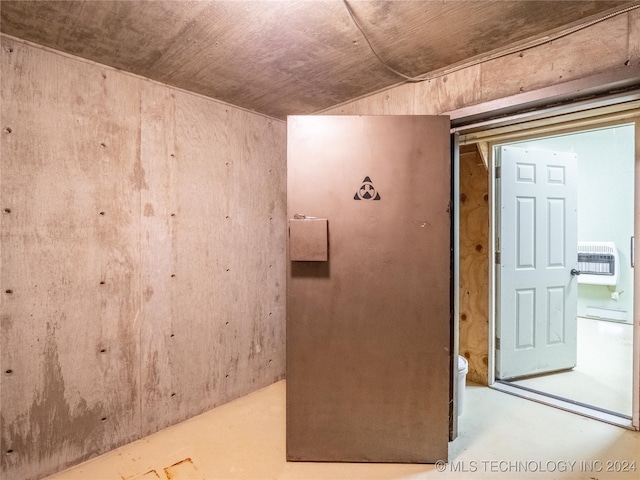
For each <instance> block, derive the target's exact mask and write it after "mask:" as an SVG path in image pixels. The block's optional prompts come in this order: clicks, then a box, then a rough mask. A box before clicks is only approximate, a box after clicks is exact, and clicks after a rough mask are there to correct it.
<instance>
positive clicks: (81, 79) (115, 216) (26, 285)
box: [0, 37, 286, 480]
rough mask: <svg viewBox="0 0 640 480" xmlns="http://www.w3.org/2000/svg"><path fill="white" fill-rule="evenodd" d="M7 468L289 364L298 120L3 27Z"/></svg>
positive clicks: (162, 422)
mask: <svg viewBox="0 0 640 480" xmlns="http://www.w3.org/2000/svg"><path fill="white" fill-rule="evenodd" d="M1 62H2V64H1V67H2V97H1V100H2V106H1V108H2V110H1V113H2V118H1V122H2V126H1V131H0V135H1V141H2V146H1V148H2V150H1V153H2V163H1V171H0V175H1V177H0V203H1V205H0V208H1V211H0V221H1V225H0V231H1V244H0V248H1V254H2V262H1V268H2V270H1V279H0V281H1V283H2V285H1V290H0V296H1V299H2V300H1V301H2V305H1V311H2V316H1V327H0V328H1V337H0V338H1V347H2V350H1V357H0V361H1V376H0V378H1V382H2V385H1V386H2V392H1V401H2V411H1V422H2V428H1V430H2V438H1V440H2V442H1V444H2V446H1V451H0V459H1V466H2V478H7V479H14V480H21V479H32V478H38V477H42V476H44V475H46V474H49V473H52V472H55V471H58V470H61V469H63V468H65V467H67V466H69V465H71V464H75V463H78V462H80V461H82V460H85V459H88V458H90V457H93V456H96V455H98V454H100V453H102V452H105V451H108V450H111V449H113V448H114V447H116V446H118V445H122V444H124V443H127V442H130V441H132V440H134V439H137V438H140V437H142V436H144V435H147V434H149V433H152V432H154V431H156V430H158V429H161V428H164V427H166V426H168V425H171V424H174V423H176V422H179V421H181V420H184V419H186V418H188V417H191V416H193V415H196V414H198V413H201V412H203V411H205V410H208V409H211V408H213V407H215V406H217V405H220V404H222V403H225V402H228V401H229V400H231V399H233V398H235V397H238V396H241V395H244V394H247V393H249V392H251V391H253V390H255V389H258V388H260V387H263V386H265V385H268V384H270V383H272V382H274V381H276V380H279V379H281V378H283V376H284V369H285V352H284V334H285V332H284V328H285V315H284V313H285V312H284V310H285V232H286V226H285V208H286V204H285V198H286V194H285V189H286V179H285V175H286V168H285V162H286V125H285V124H284V123H283V122H280V121H275V120H272V119H269V118H266V117H263V116H259V115H256V114H253V113H249V112H246V111H243V110H240V109H238V108H235V107H232V106H229V105H226V104H222V103H219V102H216V101H213V100H209V99H205V98H203V97H199V96H196V95H193V94H189V93H185V92H183V91H179V90H176V89H172V88H168V87H165V86H163V85H160V84H157V83H153V82H151V81H147V80H145V79H142V78H139V77H134V76H131V75H127V74H124V73H121V72H118V71H116V70H113V69H110V68H107V67H102V66H100V65H96V64H92V63H89V62H86V61H81V60H78V59H74V58H70V57H68V56H63V55H59V54H56V53H52V52H49V51H46V50H44V49H41V48H36V47H33V46H29V45H27V44H24V43H21V42H17V41H15V40H13V39H10V38H7V37H3V38H2V50H1Z"/></svg>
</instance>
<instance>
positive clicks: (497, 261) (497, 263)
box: [496, 252, 500, 265]
mask: <svg viewBox="0 0 640 480" xmlns="http://www.w3.org/2000/svg"><path fill="white" fill-rule="evenodd" d="M496 265H500V252H496Z"/></svg>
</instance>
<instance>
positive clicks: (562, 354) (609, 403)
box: [490, 121, 637, 427]
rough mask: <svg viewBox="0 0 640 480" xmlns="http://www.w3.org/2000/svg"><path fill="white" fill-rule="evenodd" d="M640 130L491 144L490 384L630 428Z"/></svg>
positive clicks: (624, 127)
mask: <svg viewBox="0 0 640 480" xmlns="http://www.w3.org/2000/svg"><path fill="white" fill-rule="evenodd" d="M636 131H637V129H636V125H635V122H629V121H627V122H626V123H615V124H607V125H601V126H597V127H590V128H589V129H580V130H573V131H563V132H553V133H546V134H545V135H544V136H536V137H529V138H525V139H523V138H520V139H518V140H517V141H516V140H511V141H509V140H505V141H502V142H500V143H492V144H491V149H490V152H491V157H492V158H491V161H492V162H491V163H492V165H493V172H494V176H495V182H494V183H493V189H494V199H495V202H494V238H495V240H494V244H495V259H494V260H495V263H494V267H495V269H494V279H495V287H494V296H493V299H492V300H493V304H494V307H495V308H494V311H495V337H494V342H493V346H492V349H493V352H492V353H493V358H494V361H493V365H494V372H493V375H494V378H495V383H494V385H493V386H494V387H496V388H498V389H500V390H504V391H507V392H509V393H514V394H516V395H520V396H524V397H527V398H530V399H533V400H536V401H540V402H543V403H549V404H551V405H554V406H559V407H561V408H564V409H567V410H572V411H575V412H577V413H581V414H584V415H587V416H591V417H594V418H599V419H601V420H605V421H608V422H610V423H614V424H618V425H622V426H627V427H631V426H632V423H633V412H634V400H636V399H635V395H634V379H633V372H634V345H633V343H634V266H633V248H634V244H633V239H634V229H635V221H634V218H635V208H634V205H635V177H636V172H635V161H636V160H635V157H636V153H635V152H636V144H637V139H636V138H635V136H636ZM636 355H637V353H636ZM636 393H637V392H636Z"/></svg>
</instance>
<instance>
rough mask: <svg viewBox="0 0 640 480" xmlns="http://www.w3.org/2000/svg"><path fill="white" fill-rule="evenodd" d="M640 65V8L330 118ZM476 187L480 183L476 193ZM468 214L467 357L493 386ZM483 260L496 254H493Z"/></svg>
mask: <svg viewBox="0 0 640 480" xmlns="http://www.w3.org/2000/svg"><path fill="white" fill-rule="evenodd" d="M637 65H640V10H637V9H636V10H633V11H631V12H629V13H626V14H622V15H618V16H616V17H612V18H610V19H608V20H606V21H603V22H600V23H597V24H595V25H592V26H590V27H588V28H585V29H583V30H579V31H577V32H575V33H572V34H571V35H568V36H565V37H563V38H560V39H558V40H555V41H553V42H550V43H547V44H544V45H541V46H538V47H535V48H531V49H529V50H526V51H523V52H521V53H515V54H512V55H508V56H505V57H502V58H497V59H495V60H491V61H487V62H485V63H481V64H478V65H475V66H473V67H469V68H465V69H462V70H459V71H457V72H455V73H452V74H450V75H446V76H443V77H440V78H437V79H435V80H431V81H425V82H421V83H410V84H403V85H400V86H398V87H395V88H392V89H389V90H385V91H382V92H379V93H376V94H373V95H370V96H367V97H364V98H360V99H357V100H354V101H353V102H349V103H345V104H343V105H339V106H337V107H335V108H332V109H329V110H326V111H324V112H322V113H323V114H327V115H337V114H346V115H407V114H416V115H419V114H425V115H437V114H442V113H445V112H451V111H453V110H456V109H459V108H462V107H466V106H470V105H476V104H479V103H483V102H489V101H492V100H497V99H500V98H504V97H509V96H511V95H517V94H519V93H524V92H529V91H533V90H537V89H541V88H544V87H549V86H553V85H557V84H558V83H562V82H569V81H572V80H578V79H581V78H585V77H589V76H592V75H597V74H604V73H607V72H610V71H611V70H613V69H624V68H626V67H633V66H637ZM462 160H463V159H461V161H462ZM468 166H469V165H467V167H468ZM470 173H474V175H475V180H473V179H465V178H461V180H460V183H461V188H462V186H463V185H466V187H465V188H467V189H471V190H472V191H480V190H482V189H483V188H486V186H485V184H486V182H487V178H486V176H485V177H481V176H478V175H477V170H476V169H470V168H466V170H465V165H464V162H463V164H462V165H461V175H463V176H464V175H469V174H470ZM485 175H486V170H485ZM473 182H479V183H478V184H477V186H476V187H472V186H471V183H473ZM461 193H464V190H461ZM467 214H471V215H476V214H477V210H476V209H474V208H465V207H464V205H462V206H461V215H462V218H461V220H460V224H461V232H460V236H461V240H460V244H461V251H460V257H461V280H460V283H461V291H460V299H461V314H466V318H464V319H462V318H461V322H460V352H461V353H462V354H464V355H465V356H466V357H467V358H468V359H469V377H468V378H469V379H471V380H474V381H480V382H483V383H485V382H486V379H487V375H488V370H487V369H488V367H487V361H486V359H487V354H488V346H487V341H486V336H487V332H488V323H487V318H488V302H486V301H485V299H486V298H488V294H489V293H488V279H487V277H478V276H477V270H473V271H467V272H465V271H464V268H465V265H464V262H465V259H466V260H468V261H470V262H471V263H469V265H471V266H473V262H472V260H473V259H474V258H475V257H477V255H478V253H479V252H477V251H476V252H474V251H473V249H476V248H477V246H478V245H480V246H481V247H482V246H483V244H482V242H480V243H478V242H476V241H474V240H476V237H477V236H478V234H480V233H481V232H480V230H478V229H477V228H476V227H477V225H475V220H477V218H476V219H475V220H472V221H471V224H474V225H475V226H472V227H471V229H470V230H469V229H468V228H467V227H468V226H469V225H470V224H469V220H468V219H465V218H464V216H465V215H467ZM487 215H488V213H487ZM486 218H487V220H486V221H487V222H488V217H486ZM469 235H470V237H469ZM465 236H467V238H465ZM469 249H471V250H469ZM483 254H485V255H487V256H488V253H487V252H484V253H483ZM472 268H475V267H472ZM481 268H484V267H483V266H481ZM465 276H466V277H465ZM478 281H480V282H481V283H479V284H478V283H477V282H478ZM465 302H466V303H465Z"/></svg>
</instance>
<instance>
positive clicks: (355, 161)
mask: <svg viewBox="0 0 640 480" xmlns="http://www.w3.org/2000/svg"><path fill="white" fill-rule="evenodd" d="M449 138H450V137H449V119H448V117H434V116H371V117H366V116H365V117H363V116H357V117H356V116H299V117H298V116H294V117H289V119H288V166H287V170H288V185H287V187H288V194H287V195H288V215H289V219H290V220H289V225H290V236H289V249H290V252H291V251H293V252H295V253H294V255H293V257H292V256H291V255H290V256H289V260H288V262H287V264H288V278H287V281H288V286H287V459H288V460H302V461H305V460H306V461H353V462H415V463H432V462H436V461H437V460H445V461H446V460H447V454H448V448H447V447H448V440H449V398H450V393H449V392H450V376H451V375H450V357H451V353H450V349H451V334H452V332H451V314H452V313H451V312H452V304H451V295H450V293H451V265H450V263H451V262H450V259H451V220H450V204H451V161H450V140H449ZM296 217H297V218H296ZM309 217H315V218H309ZM325 219H326V222H325ZM305 222H308V223H305ZM292 227H295V228H292ZM325 246H327V249H326V251H325V249H324V247H325ZM293 258H295V259H296V260H293Z"/></svg>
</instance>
